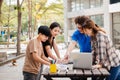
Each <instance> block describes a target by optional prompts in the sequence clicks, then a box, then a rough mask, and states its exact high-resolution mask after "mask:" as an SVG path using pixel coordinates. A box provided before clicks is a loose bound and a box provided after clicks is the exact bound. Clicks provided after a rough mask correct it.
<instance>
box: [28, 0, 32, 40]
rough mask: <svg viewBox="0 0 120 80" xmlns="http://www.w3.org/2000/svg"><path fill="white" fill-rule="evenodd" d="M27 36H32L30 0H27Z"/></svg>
mask: <svg viewBox="0 0 120 80" xmlns="http://www.w3.org/2000/svg"><path fill="white" fill-rule="evenodd" d="M28 15H29V16H28V36H29V39H31V38H32V0H28Z"/></svg>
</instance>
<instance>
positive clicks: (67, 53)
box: [64, 41, 77, 59]
mask: <svg viewBox="0 0 120 80" xmlns="http://www.w3.org/2000/svg"><path fill="white" fill-rule="evenodd" d="M76 44H77V42H76V41H72V42H70V44H69V46H68V49H67V51H66V53H65V56H64V59H68V56H69V54H70V52H71V51H72V50H73V48H74V47H75V45H76Z"/></svg>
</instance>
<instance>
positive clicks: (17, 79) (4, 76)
mask: <svg viewBox="0 0 120 80" xmlns="http://www.w3.org/2000/svg"><path fill="white" fill-rule="evenodd" d="M58 47H59V49H60V54H61V57H63V56H64V53H65V51H66V49H65V46H64V45H63V44H59V45H58ZM53 53H54V51H53ZM24 58H25V57H21V58H19V59H17V66H12V64H11V62H10V63H8V64H5V65H2V66H0V80H23V75H22V67H23V64H24ZM42 80H45V79H43V78H42ZM54 80H70V79H68V78H64V79H54Z"/></svg>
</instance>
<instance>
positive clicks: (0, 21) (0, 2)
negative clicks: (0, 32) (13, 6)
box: [0, 0, 3, 26]
mask: <svg viewBox="0 0 120 80" xmlns="http://www.w3.org/2000/svg"><path fill="white" fill-rule="evenodd" d="M2 2H3V0H0V23H2V20H1V14H2V10H1V8H2ZM0 26H1V25H0Z"/></svg>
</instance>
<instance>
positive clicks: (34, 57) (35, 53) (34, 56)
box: [32, 52, 50, 65]
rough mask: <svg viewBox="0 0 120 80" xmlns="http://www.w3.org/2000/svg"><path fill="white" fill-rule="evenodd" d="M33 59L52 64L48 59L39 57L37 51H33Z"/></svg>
mask: <svg viewBox="0 0 120 80" xmlns="http://www.w3.org/2000/svg"><path fill="white" fill-rule="evenodd" d="M32 56H33V59H34V60H35V61H37V62H40V63H42V64H46V65H50V63H49V62H48V61H45V60H44V59H42V58H41V57H39V55H38V53H37V52H33V53H32Z"/></svg>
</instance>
